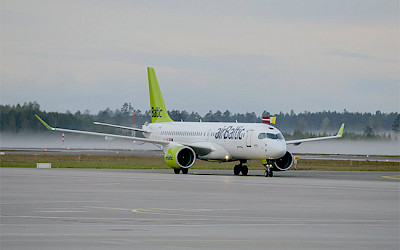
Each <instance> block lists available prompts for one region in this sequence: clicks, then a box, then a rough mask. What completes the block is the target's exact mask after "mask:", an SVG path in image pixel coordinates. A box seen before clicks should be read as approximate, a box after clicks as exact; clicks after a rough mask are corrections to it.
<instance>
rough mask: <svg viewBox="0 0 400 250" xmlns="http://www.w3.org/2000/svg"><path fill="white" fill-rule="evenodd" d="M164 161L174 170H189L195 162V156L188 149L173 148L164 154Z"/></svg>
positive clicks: (181, 147) (191, 150) (184, 147)
mask: <svg viewBox="0 0 400 250" xmlns="http://www.w3.org/2000/svg"><path fill="white" fill-rule="evenodd" d="M164 160H165V162H166V163H167V165H168V166H170V167H171V168H174V169H181V168H190V167H191V166H192V165H193V164H194V162H195V160H196V154H195V152H194V151H193V149H191V148H190V147H186V146H173V147H171V148H169V149H168V151H167V152H166V153H165V155H164Z"/></svg>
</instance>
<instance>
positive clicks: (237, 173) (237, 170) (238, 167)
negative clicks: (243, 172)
mask: <svg viewBox="0 0 400 250" xmlns="http://www.w3.org/2000/svg"><path fill="white" fill-rule="evenodd" d="M233 174H234V175H239V174H240V165H235V167H234V168H233Z"/></svg>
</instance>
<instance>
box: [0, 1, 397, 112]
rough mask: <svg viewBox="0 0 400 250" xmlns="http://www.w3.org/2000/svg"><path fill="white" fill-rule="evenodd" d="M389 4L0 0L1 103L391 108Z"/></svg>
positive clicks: (393, 51)
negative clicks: (159, 97)
mask: <svg viewBox="0 0 400 250" xmlns="http://www.w3.org/2000/svg"><path fill="white" fill-rule="evenodd" d="M399 12H400V11H399V1H398V0H393V1H384V0H376V1H371V0H358V1H352V0H343V1H340V0H338V1H331V0H320V1H318V0H315V1H313V0H309V1H294V0H293V1H285V0H277V1H266V0H263V1H249V0H246V1H204V0H202V1H198V0H196V1H187V0H185V1H134V0H113V1H105V0H102V1H94V0H78V1H73V0H65V1H63V0H60V1H55V0H51V1H50V0H49V1H46V0H44V1H42V0H32V1H26V0H18V1H15V0H1V71H0V74H1V89H0V90H1V101H0V102H1V104H17V103H23V102H28V101H37V102H38V103H39V104H40V105H41V108H42V109H44V110H46V111H60V112H65V111H66V110H69V111H71V112H76V111H77V110H81V111H85V110H86V109H88V110H90V111H91V113H92V114H96V113H97V112H98V111H99V110H104V109H105V108H107V107H110V108H111V109H113V110H114V109H117V108H121V106H122V104H123V103H124V102H131V103H132V105H133V106H134V107H135V108H136V109H141V110H142V111H144V110H148V109H149V96H148V80H147V71H146V67H147V66H151V67H154V68H155V71H156V74H157V78H158V81H159V83H160V88H161V90H162V93H163V97H164V101H165V103H166V106H167V109H169V110H171V109H179V110H184V109H185V110H187V111H195V112H199V113H200V114H201V115H204V114H205V113H207V112H208V111H209V110H213V111H216V110H221V111H225V110H226V109H228V110H230V111H231V112H234V113H237V112H240V113H242V112H247V111H249V112H253V111H254V112H256V114H257V115H261V112H262V111H263V110H267V111H269V112H271V113H276V112H279V111H283V112H289V111H290V110H292V109H293V110H294V111H295V112H296V113H299V112H303V111H304V110H308V111H312V112H315V111H323V110H331V111H343V110H344V109H347V110H348V111H360V112H375V111H376V110H381V111H383V112H392V111H394V112H399V111H400V103H399V99H400V93H399V85H400V73H399V71H400V62H399V57H400V56H399V46H400V45H399V44H400V41H399V36H400V33H399V31H400V23H399Z"/></svg>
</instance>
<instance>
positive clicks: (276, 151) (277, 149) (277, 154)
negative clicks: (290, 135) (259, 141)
mask: <svg viewBox="0 0 400 250" xmlns="http://www.w3.org/2000/svg"><path fill="white" fill-rule="evenodd" d="M269 154H270V157H271V158H273V159H279V158H281V157H282V156H284V155H285V154H286V143H285V142H284V141H280V142H278V143H276V144H275V145H274V147H272V150H270V151H269Z"/></svg>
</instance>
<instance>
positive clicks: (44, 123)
mask: <svg viewBox="0 0 400 250" xmlns="http://www.w3.org/2000/svg"><path fill="white" fill-rule="evenodd" d="M35 117H36V118H37V119H38V120H39V121H40V122H41V123H42V124H43V126H45V127H46V128H47V129H49V130H53V131H54V130H56V129H55V128H53V127H51V126H50V125H49V124H47V123H46V122H45V121H43V119H42V118H40V117H39V116H38V115H35Z"/></svg>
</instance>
